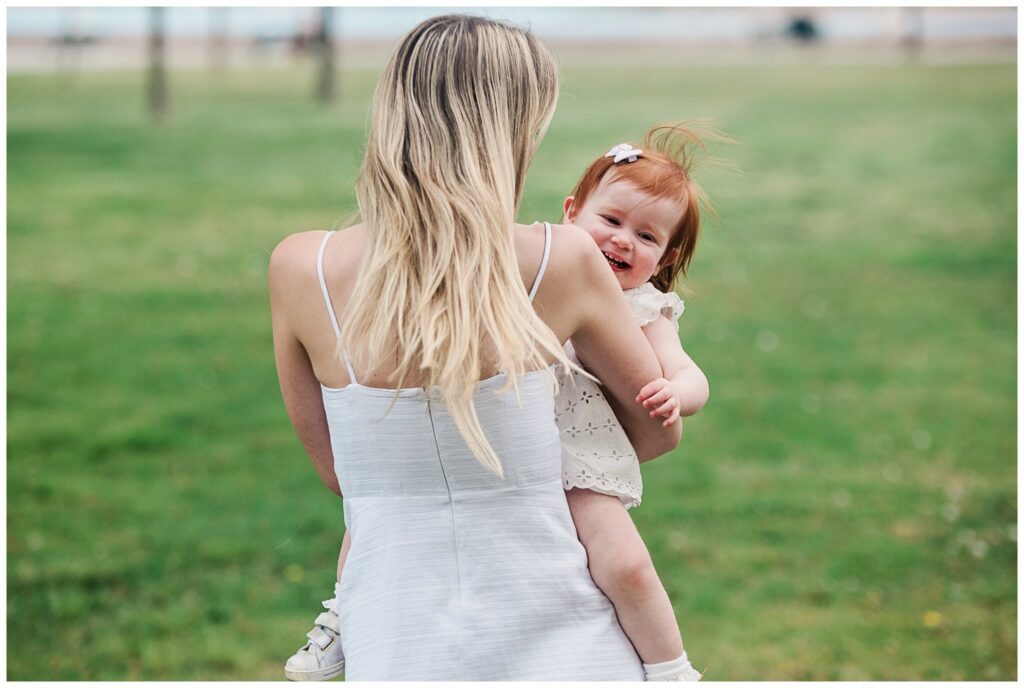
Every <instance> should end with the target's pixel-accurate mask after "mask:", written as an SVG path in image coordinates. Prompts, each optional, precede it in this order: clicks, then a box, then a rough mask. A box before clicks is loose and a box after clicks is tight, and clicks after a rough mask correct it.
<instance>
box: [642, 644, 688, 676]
mask: <svg viewBox="0 0 1024 688" xmlns="http://www.w3.org/2000/svg"><path fill="white" fill-rule="evenodd" d="M644 678H645V679H646V680H648V681H699V680H700V672H698V671H697V670H696V669H694V668H693V665H691V664H690V660H689V659H687V658H686V650H683V654H681V655H679V656H678V657H677V658H675V659H673V660H670V661H668V662H659V663H657V664H644Z"/></svg>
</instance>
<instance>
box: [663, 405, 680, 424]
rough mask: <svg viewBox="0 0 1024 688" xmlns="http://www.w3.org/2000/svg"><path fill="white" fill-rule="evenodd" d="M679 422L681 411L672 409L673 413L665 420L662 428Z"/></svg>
mask: <svg viewBox="0 0 1024 688" xmlns="http://www.w3.org/2000/svg"><path fill="white" fill-rule="evenodd" d="M677 420H679V409H678V408H674V409H672V413H670V414H668V418H666V419H665V422H664V423H662V424H661V426H662V427H664V428H667V427H668V426H670V425H672V424H673V423H675V422H676V421H677Z"/></svg>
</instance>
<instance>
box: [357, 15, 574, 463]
mask: <svg viewBox="0 0 1024 688" xmlns="http://www.w3.org/2000/svg"><path fill="white" fill-rule="evenodd" d="M557 99H558V76H557V71H556V67H555V64H554V61H553V59H552V58H551V55H550V54H549V53H548V51H547V50H546V49H545V48H544V46H543V45H541V43H540V42H539V41H538V40H537V39H536V38H534V37H533V36H532V35H530V34H529V33H527V32H525V31H521V30H519V29H516V28H513V27H509V26H506V25H504V24H501V23H498V22H494V21H491V20H488V19H483V18H479V17H470V16H464V15H445V16H439V17H434V18H432V19H428V20H427V21H425V22H423V23H421V24H420V25H419V26H417V27H416V28H414V29H413V30H412V31H411V32H410V33H409V34H408V35H407V36H406V37H405V38H404V39H403V41H402V43H401V45H400V46H399V47H398V50H397V51H396V52H395V54H394V55H393V56H392V57H391V60H390V61H389V62H388V64H387V67H385V69H384V73H383V74H382V76H381V78H380V82H379V83H378V84H377V90H376V92H375V93H374V98H373V111H372V116H371V124H370V134H369V140H368V142H367V146H366V155H365V157H364V158H363V165H362V168H361V170H360V172H359V180H358V183H357V188H356V197H357V199H358V202H359V211H360V214H361V216H362V218H363V221H364V223H365V227H366V237H367V240H366V250H365V253H364V255H363V259H362V264H361V266H360V273H359V279H358V281H357V283H356V286H355V289H354V291H353V294H352V298H351V301H350V302H349V304H348V307H347V310H346V313H345V317H344V319H343V324H342V328H341V342H342V345H343V346H344V347H347V348H348V350H349V351H350V352H351V351H355V352H358V353H359V354H360V355H359V356H358V357H357V360H358V365H359V366H360V367H361V368H362V369H363V370H368V371H369V370H375V369H377V367H378V366H380V365H381V364H382V363H383V362H385V361H386V360H388V359H389V358H390V357H392V356H395V357H396V358H397V359H398V365H397V367H396V369H395V373H394V374H393V376H392V378H391V379H392V380H395V379H397V380H398V385H397V386H398V387H401V386H402V384H403V382H404V381H405V380H406V379H408V378H410V377H411V378H419V379H422V380H423V384H424V386H425V387H433V386H436V387H438V388H439V389H440V391H441V394H442V397H443V398H444V400H445V403H446V404H447V406H448V409H449V412H450V413H451V416H452V419H453V420H454V422H455V425H456V427H457V428H458V429H459V432H460V433H461V435H462V437H463V439H464V440H465V442H466V444H467V446H468V447H469V448H470V450H471V451H472V452H473V454H474V456H476V458H477V459H478V460H479V461H480V462H481V463H482V464H483V465H484V466H486V467H487V468H489V469H490V470H492V471H494V472H495V473H496V474H497V475H499V476H502V477H503V476H504V472H503V470H502V466H501V460H500V458H499V457H498V456H497V454H496V453H495V452H494V449H493V448H492V447H491V445H490V443H489V442H488V440H487V438H486V437H485V436H484V433H483V429H482V428H481V426H480V421H479V419H478V417H477V413H476V408H475V406H474V404H473V395H474V392H475V390H476V385H477V382H478V381H479V376H480V370H481V367H482V364H483V363H484V360H483V358H482V353H483V349H484V346H485V345H486V344H491V345H493V351H494V352H495V355H496V360H495V361H494V363H496V365H497V366H498V368H499V369H500V370H503V371H504V372H506V373H507V374H508V378H509V380H508V382H507V383H506V385H505V386H504V387H503V388H502V390H503V391H505V390H507V389H508V388H509V385H512V386H515V385H516V384H517V378H518V376H519V375H520V374H522V373H524V372H526V371H528V370H542V369H544V368H545V367H546V365H547V361H546V359H545V356H544V352H547V353H548V354H550V355H552V356H554V357H555V358H556V359H558V360H559V361H561V362H563V363H564V364H566V365H569V364H568V361H567V360H566V359H565V355H564V352H563V351H562V347H561V344H560V343H559V342H558V340H557V338H556V337H555V335H554V333H553V332H552V331H551V329H550V328H549V327H548V326H547V325H546V324H545V323H544V322H543V321H542V320H541V319H540V318H539V317H538V316H537V314H536V313H535V312H534V310H533V307H532V306H531V304H530V302H529V299H528V297H527V294H526V290H525V289H524V287H523V280H522V278H521V276H520V271H519V264H518V261H517V257H516V252H515V247H514V244H513V236H512V223H513V219H514V217H515V214H516V212H517V210H518V206H519V200H520V197H521V195H522V190H523V182H524V180H525V177H526V170H527V168H528V167H529V164H530V161H531V159H532V158H533V154H534V152H535V151H536V148H537V145H538V144H539V143H540V139H541V138H542V137H543V134H544V132H545V130H546V129H547V126H548V124H549V122H550V121H551V117H552V115H553V114H554V110H555V104H556V101H557ZM339 349H340V347H339ZM488 353H489V351H488ZM488 362H490V359H489V358H488ZM516 389H518V388H516Z"/></svg>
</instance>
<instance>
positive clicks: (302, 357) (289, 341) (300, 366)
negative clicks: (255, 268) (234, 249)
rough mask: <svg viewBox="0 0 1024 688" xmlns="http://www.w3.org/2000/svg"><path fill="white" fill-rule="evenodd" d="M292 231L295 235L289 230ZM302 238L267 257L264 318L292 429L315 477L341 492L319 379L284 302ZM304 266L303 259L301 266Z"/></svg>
mask: <svg viewBox="0 0 1024 688" xmlns="http://www.w3.org/2000/svg"><path fill="white" fill-rule="evenodd" d="M293 236H297V235H293ZM301 244H302V242H301V240H300V241H295V240H294V239H293V237H289V238H286V239H285V240H284V241H282V242H281V243H280V244H278V246H277V248H275V249H274V253H273V254H272V255H271V257H270V267H269V270H268V273H269V275H268V277H269V283H270V318H271V323H272V325H273V331H274V361H275V362H276V364H277V379H278V382H279V383H280V385H281V397H282V398H283V399H284V406H285V409H286V410H287V412H288V418H289V419H290V420H291V422H292V427H293V428H294V429H295V434H296V435H298V437H299V441H300V442H302V446H303V447H304V448H305V449H306V453H307V454H309V458H310V459H311V460H312V461H313V467H314V468H316V472H317V475H319V476H320V480H322V481H323V483H324V485H326V486H327V489H329V490H330V491H331V492H334V493H335V494H337V495H339V496H340V495H341V487H340V486H339V485H338V478H337V476H336V475H335V473H334V454H333V452H332V451H331V435H330V431H329V430H328V427H327V415H326V413H325V412H324V404H323V396H322V394H321V391H320V382H319V380H317V379H316V376H315V375H314V374H313V365H312V364H311V363H310V361H309V356H308V355H307V354H306V350H305V348H304V347H303V346H302V343H301V342H300V341H299V340H298V338H297V337H296V336H295V334H294V331H293V330H292V328H291V327H290V322H289V319H288V308H287V307H286V306H287V304H288V303H289V301H290V298H292V297H293V296H294V294H293V293H291V290H292V289H294V287H295V286H296V285H297V284H301V282H302V280H301V279H298V277H299V275H298V274H296V269H297V268H298V266H299V265H302V264H304V262H303V260H302V259H304V258H305V257H306V256H305V253H306V251H304V250H302V249H303V248H304V247H303V246H302V245H301ZM306 268H307V270H308V265H307V266H306Z"/></svg>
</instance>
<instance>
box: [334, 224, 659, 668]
mask: <svg viewBox="0 0 1024 688" xmlns="http://www.w3.org/2000/svg"><path fill="white" fill-rule="evenodd" d="M545 232H546V242H545V248H544V258H543V260H542V262H541V267H540V270H539V271H538V273H537V277H536V279H535V282H534V284H533V288H532V289H531V291H530V298H531V299H532V298H533V295H534V294H535V293H536V291H537V287H538V285H539V284H540V281H541V279H542V277H543V274H544V269H545V267H546V265H547V258H548V252H549V249H550V245H551V244H550V242H551V234H550V233H551V228H550V225H547V224H546V223H545ZM330 236H331V234H330V233H328V234H327V235H326V236H325V237H324V240H323V244H321V246H320V253H319V255H318V258H317V274H318V276H319V278H320V285H321V287H322V289H323V295H324V299H325V302H326V304H327V311H328V313H329V315H330V320H331V324H332V325H333V327H334V331H335V334H336V335H337V334H338V323H337V319H336V317H335V314H334V308H333V306H332V304H331V298H330V294H329V292H328V290H327V285H326V282H325V281H324V276H323V255H324V248H325V247H326V245H327V241H328V239H329V238H330ZM345 364H346V366H347V367H348V373H349V376H350V377H351V380H352V383H351V384H350V385H348V386H347V387H343V388H331V387H322V390H323V400H324V409H325V411H326V414H327V423H328V426H329V427H330V434H331V447H332V449H333V452H334V466H335V471H336V473H337V475H338V482H339V484H340V486H341V490H342V493H343V494H344V513H345V526H346V528H347V530H348V531H349V534H350V536H351V541H352V544H351V550H350V551H349V554H348V559H347V560H346V562H345V570H344V574H343V576H342V581H341V593H340V602H341V613H340V615H339V618H340V625H341V642H342V646H343V647H344V648H345V657H346V679H347V680H360V681H371V680H372V681H402V680H449V681H458V680H473V681H499V680H520V681H529V680H577V681H593V680H631V681H642V680H643V678H644V672H643V668H642V665H641V663H640V659H639V658H638V657H637V654H636V652H635V650H634V649H633V646H632V645H631V644H630V642H629V640H628V639H627V638H626V635H625V634H624V633H623V631H622V628H621V627H620V626H619V623H618V620H617V619H616V617H615V611H614V609H613V608H612V605H611V603H610V602H609V601H608V598H607V597H605V595H604V594H603V593H602V592H601V591H600V590H599V589H598V588H597V587H596V586H595V585H594V582H593V579H592V578H591V577H590V572H589V570H588V569H587V559H586V552H585V551H584V549H583V546H582V545H581V544H580V542H579V539H578V538H577V535H576V529H575V527H574V526H573V522H572V518H571V516H570V514H569V508H568V505H567V503H566V500H565V494H564V493H563V491H562V484H561V458H560V447H559V437H558V429H557V428H556V426H555V422H554V406H553V399H552V395H551V391H550V389H549V387H548V384H547V381H546V380H545V378H544V376H545V375H546V374H547V372H546V371H538V372H533V373H527V374H526V375H524V376H523V377H522V378H521V379H520V381H519V392H520V398H521V403H517V400H516V396H515V393H514V392H513V391H512V390H509V391H508V392H506V393H501V394H496V392H497V390H498V389H499V388H500V387H501V386H502V385H503V384H504V382H505V376H504V375H501V374H499V375H497V376H495V377H492V378H488V379H485V380H482V381H481V382H480V383H479V385H478V389H477V391H476V394H475V403H476V409H477V414H478V415H479V418H480V423H481V425H482V426H483V429H484V432H485V433H486V435H487V438H488V439H489V440H490V442H491V445H492V446H493V447H494V449H495V450H496V451H497V453H498V455H499V456H500V457H501V460H502V465H503V467H504V471H505V479H504V480H502V479H499V478H498V477H497V476H495V475H493V474H492V473H491V472H490V471H488V470H487V469H486V468H484V467H483V466H481V465H480V463H479V462H478V461H477V460H476V459H475V458H474V457H473V455H472V454H471V453H470V451H469V449H468V448H467V447H466V445H465V443H464V442H463V440H462V438H461V436H460V435H459V432H458V430H457V429H456V427H455V425H454V423H453V421H452V419H451V416H450V415H449V413H448V411H447V410H446V408H445V404H444V402H443V400H442V399H441V398H440V396H439V394H438V393H437V392H436V390H433V389H430V390H424V389H421V388H411V389H400V390H398V391H397V399H396V398H395V395H396V391H395V390H393V389H379V388H374V387H366V386H363V385H360V384H359V383H358V382H357V381H356V380H357V378H356V375H355V372H354V370H353V369H352V364H351V361H350V359H349V357H348V355H347V353H346V355H345ZM393 401H394V405H393V406H392V402H393Z"/></svg>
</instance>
